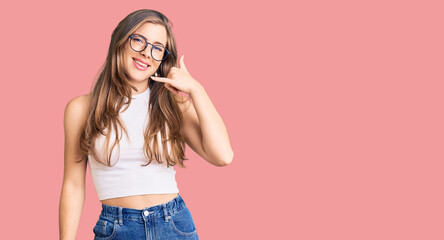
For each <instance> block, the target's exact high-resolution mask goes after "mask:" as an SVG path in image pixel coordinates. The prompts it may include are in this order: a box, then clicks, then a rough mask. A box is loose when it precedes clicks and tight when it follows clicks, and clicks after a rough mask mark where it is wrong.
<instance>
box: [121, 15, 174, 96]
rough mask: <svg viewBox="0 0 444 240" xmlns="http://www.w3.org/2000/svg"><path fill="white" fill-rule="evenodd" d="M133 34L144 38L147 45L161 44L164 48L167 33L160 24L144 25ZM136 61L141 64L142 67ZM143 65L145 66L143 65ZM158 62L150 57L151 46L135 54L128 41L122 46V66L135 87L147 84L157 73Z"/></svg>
mask: <svg viewBox="0 0 444 240" xmlns="http://www.w3.org/2000/svg"><path fill="white" fill-rule="evenodd" d="M133 34H138V35H142V36H144V37H145V38H146V39H147V41H148V42H149V43H152V44H155V45H157V44H161V45H163V46H166V43H167V32H166V29H165V27H164V26H162V25H160V24H153V23H144V24H143V25H141V26H140V27H139V28H137V29H136V31H135V32H134V33H133ZM137 61H140V62H142V65H141V64H140V63H138V62H137ZM143 63H144V64H145V65H148V66H145V65H143ZM160 63H161V62H160V61H156V60H154V59H153V57H152V56H151V45H150V44H148V46H147V47H146V48H145V50H143V51H141V52H135V51H134V50H132V49H131V47H130V40H129V39H128V40H127V41H126V43H125V45H124V46H123V66H124V69H125V73H126V74H127V75H128V77H129V79H130V81H131V82H132V84H134V85H136V87H138V86H141V84H147V83H146V81H148V78H149V77H150V76H151V75H154V73H155V72H156V71H157V69H158V68H159V65H160Z"/></svg>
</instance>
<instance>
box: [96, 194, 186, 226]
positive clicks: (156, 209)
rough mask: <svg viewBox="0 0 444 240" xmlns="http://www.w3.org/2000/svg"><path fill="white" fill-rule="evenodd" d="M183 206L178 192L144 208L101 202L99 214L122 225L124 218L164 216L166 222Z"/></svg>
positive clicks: (137, 218)
mask: <svg viewBox="0 0 444 240" xmlns="http://www.w3.org/2000/svg"><path fill="white" fill-rule="evenodd" d="M184 207H185V202H184V200H183V199H182V196H180V194H179V195H177V197H175V198H174V199H173V200H171V201H169V202H166V203H162V204H159V205H156V206H151V207H147V208H144V209H134V208H124V207H115V206H110V205H105V204H103V203H102V212H101V215H102V216H105V217H110V218H114V219H116V220H119V224H120V225H122V223H123V220H124V219H126V220H135V221H137V220H147V219H156V218H160V217H163V218H165V222H168V220H169V219H170V218H171V216H172V215H174V214H176V213H177V212H179V211H180V210H181V209H182V208H184Z"/></svg>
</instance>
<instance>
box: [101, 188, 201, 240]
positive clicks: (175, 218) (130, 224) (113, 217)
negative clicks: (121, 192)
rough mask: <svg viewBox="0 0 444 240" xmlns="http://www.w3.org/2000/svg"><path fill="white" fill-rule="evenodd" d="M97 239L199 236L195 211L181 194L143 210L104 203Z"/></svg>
mask: <svg viewBox="0 0 444 240" xmlns="http://www.w3.org/2000/svg"><path fill="white" fill-rule="evenodd" d="M93 232H94V234H95V237H94V240H108V239H115V240H120V239H125V240H133V239H134V240H139V239H146V240H148V239H149V240H158V239H159V240H163V239H199V238H198V236H197V230H196V227H195V225H194V221H193V218H192V216H191V212H190V211H189V210H188V208H187V206H186V205H185V202H184V200H183V199H182V197H181V196H180V194H179V195H178V196H177V197H176V198H174V199H173V200H171V201H169V202H167V203H163V204H159V205H156V206H152V207H148V208H144V209H142V210H139V209H133V208H123V207H114V206H108V205H105V204H102V212H101V214H100V216H99V220H98V221H97V223H96V225H95V226H94V229H93Z"/></svg>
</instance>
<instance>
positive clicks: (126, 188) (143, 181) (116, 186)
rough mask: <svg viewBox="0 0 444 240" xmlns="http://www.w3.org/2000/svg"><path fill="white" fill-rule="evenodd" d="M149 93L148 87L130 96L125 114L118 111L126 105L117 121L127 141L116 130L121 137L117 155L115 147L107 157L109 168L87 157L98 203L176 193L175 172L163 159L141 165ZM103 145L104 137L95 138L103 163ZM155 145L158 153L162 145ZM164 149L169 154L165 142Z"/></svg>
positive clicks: (112, 137) (142, 161)
mask: <svg viewBox="0 0 444 240" xmlns="http://www.w3.org/2000/svg"><path fill="white" fill-rule="evenodd" d="M149 94H150V88H148V89H147V90H146V91H144V92H143V93H140V94H136V95H133V96H132V101H131V104H130V106H129V107H128V109H127V110H126V111H124V112H122V111H123V109H125V107H126V105H124V106H123V107H122V111H121V112H120V118H121V120H122V123H123V124H124V126H125V128H126V130H127V132H128V136H129V137H130V141H128V138H127V137H126V135H125V133H124V132H123V131H122V130H121V129H119V130H120V132H119V133H121V134H120V136H121V137H122V138H121V140H120V156H119V147H118V146H117V145H116V146H115V147H114V149H113V153H112V155H111V165H113V166H112V167H108V166H105V165H103V164H100V163H98V162H96V160H95V159H94V158H93V156H92V155H88V163H89V167H90V170H91V176H92V179H93V182H94V186H95V188H96V192H97V195H98V197H99V200H104V199H109V198H117V197H125V196H134V195H142V194H165V193H178V192H179V189H178V188H177V183H176V178H175V176H176V171H175V170H174V168H173V167H172V166H170V167H167V165H166V161H165V160H164V163H163V164H160V163H158V162H157V161H156V160H155V159H153V160H152V161H151V163H150V164H149V165H148V166H141V165H142V164H146V163H147V161H148V159H147V158H146V157H145V155H144V153H143V145H144V142H145V139H144V136H143V133H144V130H145V127H146V126H147V124H148V118H149V115H148V102H149ZM114 131H115V130H113V131H111V138H110V145H109V149H111V146H112V144H113V141H114V139H115V132H114ZM158 140H159V142H160V133H159V134H158ZM104 142H105V136H99V138H98V139H97V143H96V149H97V153H98V154H101V153H102V155H100V156H101V158H102V159H103V161H104V160H105V155H103V152H102V151H104V147H103V144H104ZM159 145H160V150H161V151H162V145H161V144H159ZM167 146H168V152H169V153H170V152H171V148H170V145H169V143H168V145H167ZM117 157H119V159H117ZM116 161H117V163H116ZM114 164H115V165H114Z"/></svg>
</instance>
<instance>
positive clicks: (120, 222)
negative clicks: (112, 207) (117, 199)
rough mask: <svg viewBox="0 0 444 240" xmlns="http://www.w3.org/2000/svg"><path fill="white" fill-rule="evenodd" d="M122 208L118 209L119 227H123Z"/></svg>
mask: <svg viewBox="0 0 444 240" xmlns="http://www.w3.org/2000/svg"><path fill="white" fill-rule="evenodd" d="M122 210H123V208H122V207H119V225H123V214H122Z"/></svg>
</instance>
